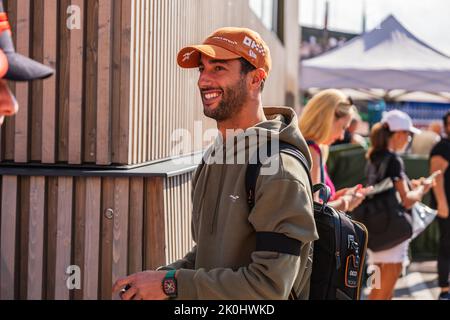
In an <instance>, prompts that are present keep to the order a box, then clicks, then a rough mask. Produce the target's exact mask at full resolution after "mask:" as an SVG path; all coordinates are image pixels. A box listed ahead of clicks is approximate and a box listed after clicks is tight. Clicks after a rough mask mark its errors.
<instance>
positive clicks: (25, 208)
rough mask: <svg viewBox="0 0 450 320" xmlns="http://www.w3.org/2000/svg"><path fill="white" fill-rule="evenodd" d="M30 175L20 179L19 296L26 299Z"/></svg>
mask: <svg viewBox="0 0 450 320" xmlns="http://www.w3.org/2000/svg"><path fill="white" fill-rule="evenodd" d="M30 181H31V178H30V177H23V178H21V179H20V195H19V198H20V228H19V230H20V238H19V242H20V248H19V250H20V254H19V256H18V258H19V264H20V270H19V285H20V286H19V298H20V299H23V300H25V299H27V289H28V286H27V283H28V280H27V279H28V260H29V250H28V242H29V228H28V225H29V220H30Z"/></svg>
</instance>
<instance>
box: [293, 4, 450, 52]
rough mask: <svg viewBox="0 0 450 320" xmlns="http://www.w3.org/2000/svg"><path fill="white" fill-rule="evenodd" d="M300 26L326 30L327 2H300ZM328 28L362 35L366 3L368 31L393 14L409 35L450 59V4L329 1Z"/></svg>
mask: <svg viewBox="0 0 450 320" xmlns="http://www.w3.org/2000/svg"><path fill="white" fill-rule="evenodd" d="M299 1H300V24H301V25H305V26H314V27H323V24H324V20H325V19H324V16H325V2H326V0H299ZM328 2H329V3H330V14H329V22H328V23H329V28H330V29H332V30H339V31H350V32H357V33H360V32H361V31H362V12H363V7H364V4H363V3H364V2H365V6H366V12H367V30H368V31H369V30H372V29H373V28H375V27H376V26H378V25H379V24H380V23H381V22H382V21H383V20H384V18H386V17H387V16H389V15H390V14H393V15H394V16H395V17H396V18H397V19H398V20H399V21H400V23H402V24H403V25H404V26H405V27H406V28H407V29H408V30H409V31H411V32H412V33H413V34H415V35H416V36H417V37H418V38H419V39H421V40H423V41H425V42H426V43H428V44H429V45H431V46H432V47H434V48H436V49H437V50H439V51H441V52H443V53H445V54H447V55H448V56H450V0H328Z"/></svg>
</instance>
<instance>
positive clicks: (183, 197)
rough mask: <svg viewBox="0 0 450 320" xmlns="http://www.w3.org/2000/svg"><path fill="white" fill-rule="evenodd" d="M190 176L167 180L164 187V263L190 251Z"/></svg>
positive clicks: (185, 175) (191, 241) (191, 243)
mask: <svg viewBox="0 0 450 320" xmlns="http://www.w3.org/2000/svg"><path fill="white" fill-rule="evenodd" d="M191 178H192V174H184V175H181V176H177V177H172V178H169V179H168V180H167V181H166V185H165V187H164V210H165V212H164V216H165V244H166V250H165V252H166V257H167V261H166V263H170V262H173V261H175V260H178V259H180V258H182V257H183V256H184V255H185V254H186V252H188V251H189V250H191V249H192V245H193V240H192V234H191V213H192V204H191V199H190V193H191Z"/></svg>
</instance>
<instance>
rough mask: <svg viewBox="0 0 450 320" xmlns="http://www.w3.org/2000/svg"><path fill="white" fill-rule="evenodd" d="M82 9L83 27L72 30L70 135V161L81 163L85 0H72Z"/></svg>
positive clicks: (73, 3) (72, 2) (70, 54)
mask: <svg viewBox="0 0 450 320" xmlns="http://www.w3.org/2000/svg"><path fill="white" fill-rule="evenodd" d="M71 4H72V5H75V6H78V7H79V8H80V10H81V17H82V20H83V22H82V23H81V29H73V30H71V31H70V40H69V41H70V51H69V52H70V53H69V70H70V71H69V83H70V89H69V119H70V121H69V137H68V141H69V144H68V162H69V164H81V163H82V161H81V159H82V154H81V150H82V149H81V143H82V138H83V137H82V132H83V125H82V119H83V112H82V110H83V109H82V107H83V66H84V47H83V41H84V34H83V33H84V12H85V10H84V0H71Z"/></svg>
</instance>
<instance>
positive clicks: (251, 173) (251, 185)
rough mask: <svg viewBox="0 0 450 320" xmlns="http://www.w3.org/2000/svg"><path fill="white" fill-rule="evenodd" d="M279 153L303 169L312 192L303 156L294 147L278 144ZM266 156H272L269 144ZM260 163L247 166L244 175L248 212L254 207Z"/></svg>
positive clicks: (309, 176) (306, 164) (308, 170)
mask: <svg viewBox="0 0 450 320" xmlns="http://www.w3.org/2000/svg"><path fill="white" fill-rule="evenodd" d="M280 153H284V154H288V155H291V156H292V157H294V158H296V159H297V160H298V161H299V162H300V163H301V164H302V166H303V168H304V169H305V171H306V173H307V174H308V180H309V185H310V186H311V190H313V184H312V180H311V174H310V168H309V165H308V161H307V160H306V157H305V155H304V154H303V153H302V152H301V151H300V150H299V149H298V148H297V147H295V146H293V145H291V144H289V143H286V142H280ZM267 154H268V156H269V157H270V156H271V155H272V153H271V150H270V144H268V153H267ZM261 167H262V163H261V162H260V161H259V158H258V161H257V163H255V164H249V165H248V166H247V172H246V174H245V189H246V191H247V203H248V207H249V211H252V209H253V208H254V207H255V190H256V182H257V180H258V177H259V173H260V172H261Z"/></svg>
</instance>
